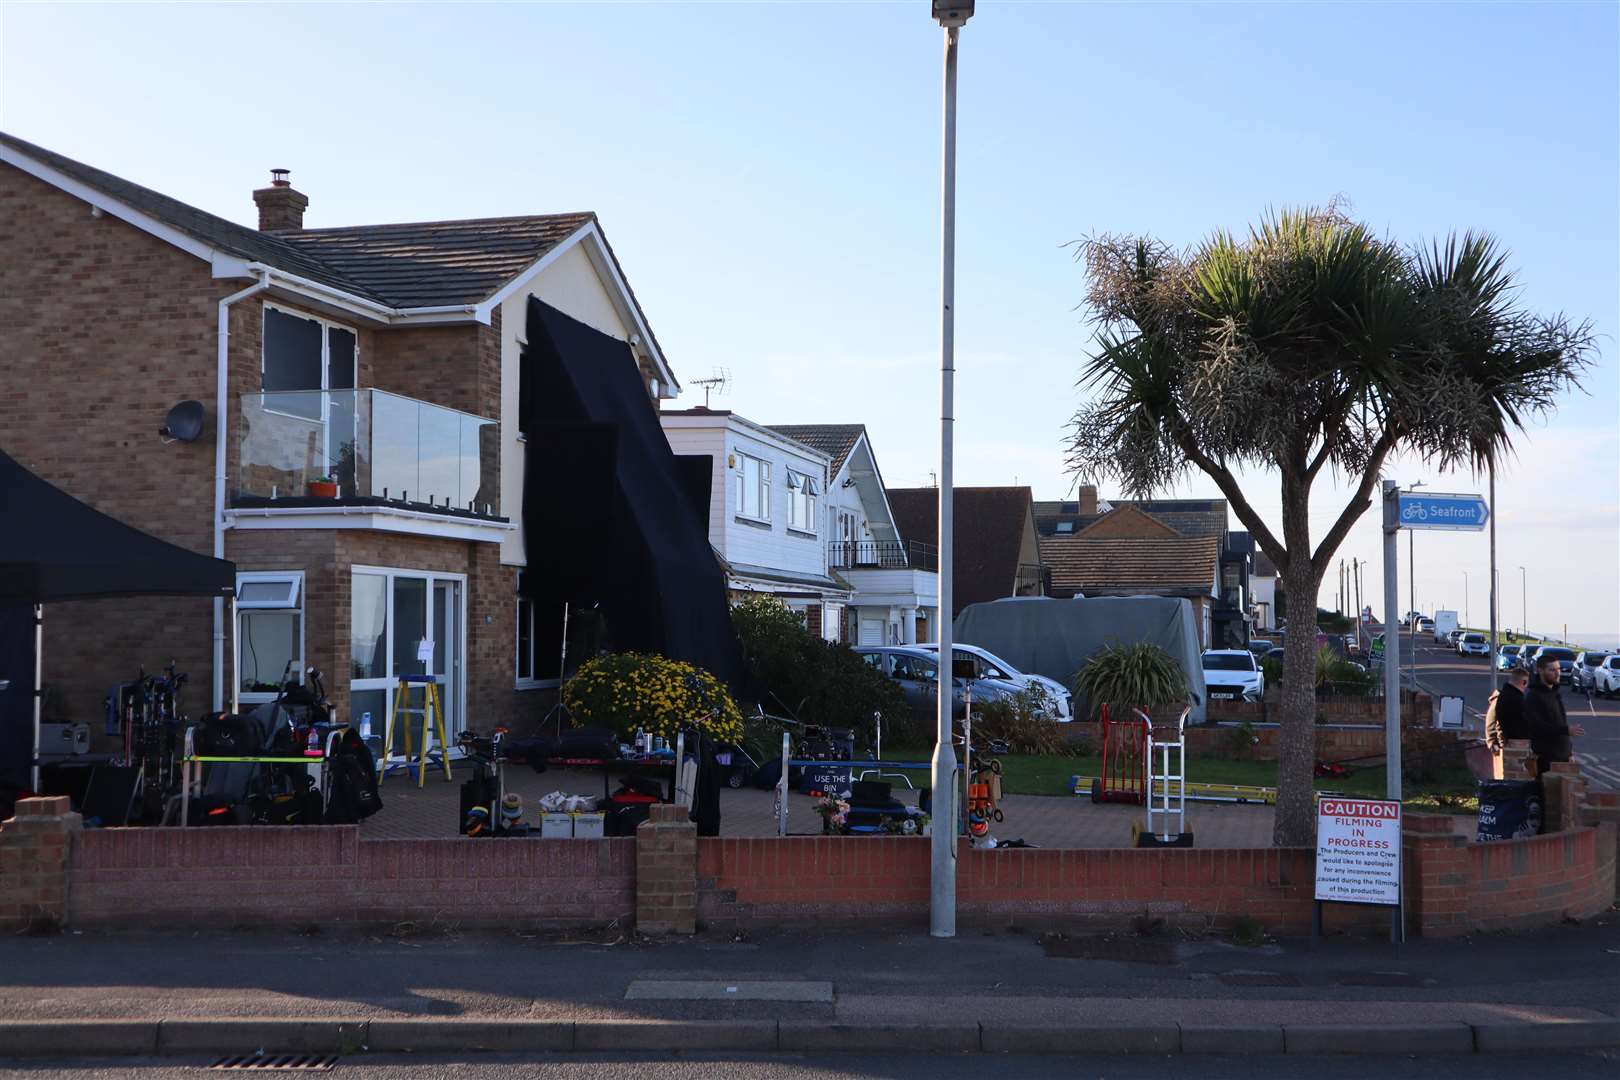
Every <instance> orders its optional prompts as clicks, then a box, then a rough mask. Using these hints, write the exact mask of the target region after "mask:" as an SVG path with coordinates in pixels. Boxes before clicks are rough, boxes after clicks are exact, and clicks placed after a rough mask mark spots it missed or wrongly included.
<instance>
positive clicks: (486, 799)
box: [457, 776, 497, 836]
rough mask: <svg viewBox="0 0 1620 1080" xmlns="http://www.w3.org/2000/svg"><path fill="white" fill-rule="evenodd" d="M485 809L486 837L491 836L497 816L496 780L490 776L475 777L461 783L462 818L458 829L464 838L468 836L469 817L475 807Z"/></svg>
mask: <svg viewBox="0 0 1620 1080" xmlns="http://www.w3.org/2000/svg"><path fill="white" fill-rule="evenodd" d="M475 806H481V807H483V808H484V814H485V817H484V835H485V836H489V835H490V834H491V830H492V829H493V827H494V821H495V814H496V812H497V808H496V806H495V780H494V778H493V777H489V776H475V777H473V778H472V779H471V780H463V781H462V782H461V818H460V821H459V823H458V825H457V828H458V829H459V831H460V832H461V835H462V836H466V835H467V817H468V815H469V814H471V813H472V810H473V807H475Z"/></svg>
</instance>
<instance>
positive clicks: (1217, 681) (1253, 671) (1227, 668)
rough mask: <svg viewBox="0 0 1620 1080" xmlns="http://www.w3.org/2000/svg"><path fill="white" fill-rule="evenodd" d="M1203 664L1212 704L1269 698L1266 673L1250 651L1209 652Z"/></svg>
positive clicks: (1206, 685)
mask: <svg viewBox="0 0 1620 1080" xmlns="http://www.w3.org/2000/svg"><path fill="white" fill-rule="evenodd" d="M1275 651H1277V652H1281V651H1282V650H1281V649H1278V650H1275ZM1202 664H1203V668H1204V690H1205V692H1206V693H1208V694H1209V699H1210V700H1211V701H1220V700H1222V699H1225V700H1227V701H1236V700H1240V699H1241V700H1243V701H1259V700H1260V699H1261V698H1263V697H1265V696H1266V675H1265V672H1263V671H1261V670H1260V662H1259V661H1258V660H1256V659H1255V658H1254V654H1253V653H1251V652H1249V651H1248V650H1247V649H1208V650H1205V652H1204V655H1203V661H1202Z"/></svg>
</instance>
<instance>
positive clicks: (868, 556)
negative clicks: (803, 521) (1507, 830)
mask: <svg viewBox="0 0 1620 1080" xmlns="http://www.w3.org/2000/svg"><path fill="white" fill-rule="evenodd" d="M827 568H828V569H830V570H924V571H928V572H929V573H937V572H938V571H939V548H937V547H935V546H934V545H933V544H923V543H919V542H918V541H916V540H911V541H904V540H834V541H833V542H832V543H831V544H828V545H827Z"/></svg>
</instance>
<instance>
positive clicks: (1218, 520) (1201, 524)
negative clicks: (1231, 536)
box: [1035, 499, 1226, 537]
mask: <svg viewBox="0 0 1620 1080" xmlns="http://www.w3.org/2000/svg"><path fill="white" fill-rule="evenodd" d="M1108 502H1109V503H1110V504H1112V505H1113V506H1114V507H1116V508H1118V507H1122V506H1134V507H1136V508H1137V509H1138V510H1143V511H1146V512H1147V513H1149V514H1152V515H1153V516H1154V517H1156V518H1158V519H1159V520H1160V521H1162V522H1164V523H1165V524H1166V525H1168V526H1170V527H1171V528H1172V529H1174V530H1176V532H1178V533H1180V534H1181V535H1182V536H1217V537H1218V536H1220V535H1221V534H1222V533H1224V532H1225V531H1226V500H1225V499H1109V500H1108ZM1102 516H1103V515H1101V514H1095V515H1085V516H1081V514H1080V504H1079V503H1078V502H1074V501H1072V500H1071V501H1068V502H1038V503H1036V504H1035V527H1036V528H1037V529H1039V530H1040V533H1041V535H1042V536H1061V535H1065V534H1063V533H1059V532H1057V524H1058V522H1060V521H1072V522H1073V523H1074V526H1073V528H1072V529H1071V530H1070V531H1071V532H1079V531H1080V530H1081V529H1084V528H1085V527H1086V526H1088V525H1091V524H1093V523H1094V522H1096V520H1097V519H1098V518H1099V517H1102Z"/></svg>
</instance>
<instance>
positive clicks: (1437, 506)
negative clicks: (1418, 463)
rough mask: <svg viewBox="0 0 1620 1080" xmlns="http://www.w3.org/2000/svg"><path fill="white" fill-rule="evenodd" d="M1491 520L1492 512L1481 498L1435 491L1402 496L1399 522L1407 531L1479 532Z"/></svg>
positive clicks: (1415, 492)
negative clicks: (1447, 530) (1444, 530)
mask: <svg viewBox="0 0 1620 1080" xmlns="http://www.w3.org/2000/svg"><path fill="white" fill-rule="evenodd" d="M1490 519H1491V508H1490V507H1489V506H1488V505H1487V504H1486V502H1485V500H1484V499H1483V498H1481V497H1480V496H1478V495H1444V494H1441V493H1439V492H1433V491H1403V492H1401V493H1400V507H1399V519H1398V520H1399V525H1400V527H1401V528H1403V529H1458V530H1462V531H1465V532H1479V531H1480V530H1481V529H1483V528H1484V527H1485V523H1486V522H1487V521H1489V520H1490Z"/></svg>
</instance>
